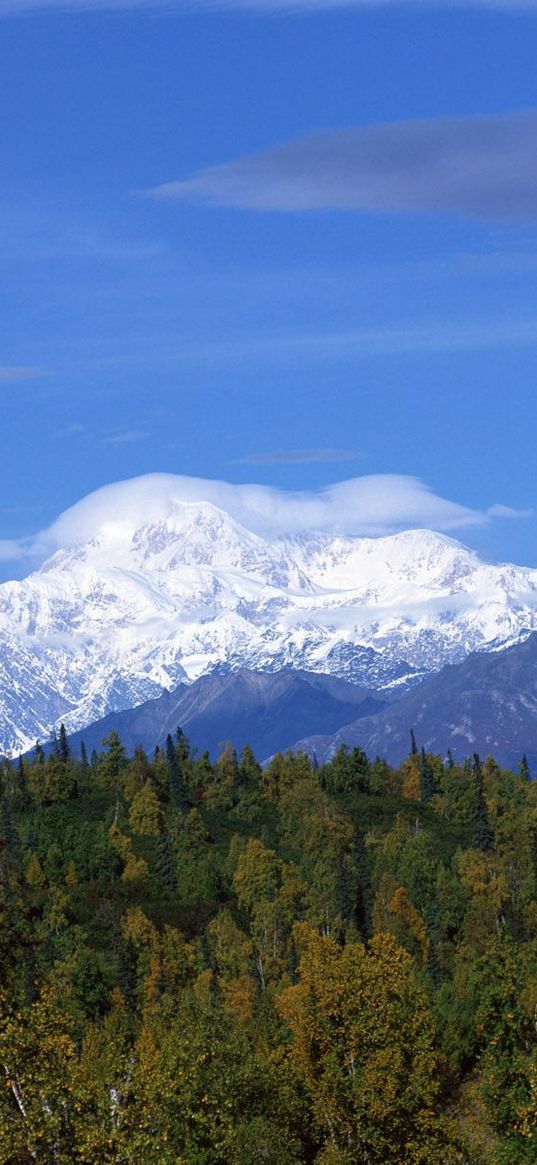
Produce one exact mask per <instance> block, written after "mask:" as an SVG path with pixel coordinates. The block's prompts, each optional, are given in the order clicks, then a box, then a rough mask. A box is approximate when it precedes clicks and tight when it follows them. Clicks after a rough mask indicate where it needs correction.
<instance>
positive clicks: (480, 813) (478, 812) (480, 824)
mask: <svg viewBox="0 0 537 1165" xmlns="http://www.w3.org/2000/svg"><path fill="white" fill-rule="evenodd" d="M473 777H474V814H473V825H474V848H475V849H478V850H480V851H481V853H488V851H489V850H491V849H492V845H493V840H494V839H493V834H492V829H491V825H490V820H489V812H488V809H487V802H486V800H485V791H484V788H483V769H482V767H481V761H480V759H479V755H478V753H477V752H475V753H474V764H473Z"/></svg>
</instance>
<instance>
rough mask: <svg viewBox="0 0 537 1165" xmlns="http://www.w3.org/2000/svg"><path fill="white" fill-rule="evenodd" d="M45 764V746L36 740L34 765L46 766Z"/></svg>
mask: <svg viewBox="0 0 537 1165" xmlns="http://www.w3.org/2000/svg"><path fill="white" fill-rule="evenodd" d="M44 763H45V750H44V748H43V745H42V744H40V743H39V741H38V740H36V742H35V748H34V765H44Z"/></svg>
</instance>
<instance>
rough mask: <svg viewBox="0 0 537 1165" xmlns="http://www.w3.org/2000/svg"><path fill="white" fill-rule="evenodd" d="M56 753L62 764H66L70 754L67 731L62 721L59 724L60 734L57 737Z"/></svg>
mask: <svg viewBox="0 0 537 1165" xmlns="http://www.w3.org/2000/svg"><path fill="white" fill-rule="evenodd" d="M58 755H59V757H60V760H62V761H63V762H64V764H67V762H68V761H69V759H70V756H71V754H70V751H69V741H68V739H67V732H66V730H65V724H64V723H63V721H62V723H61V724H60V735H59V737H58Z"/></svg>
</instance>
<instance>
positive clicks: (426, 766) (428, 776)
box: [420, 747, 436, 804]
mask: <svg viewBox="0 0 537 1165" xmlns="http://www.w3.org/2000/svg"><path fill="white" fill-rule="evenodd" d="M435 793H436V786H435V781H434V773H433V769H432V766H431V763H430V761H429V758H428V756H427V753H426V752H425V749H424V748H423V747H422V750H421V753H420V801H423V802H424V803H425V804H426V803H427V802H428V801H431V800H432V798H433V797H434V795H435Z"/></svg>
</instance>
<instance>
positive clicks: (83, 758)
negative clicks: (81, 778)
mask: <svg viewBox="0 0 537 1165" xmlns="http://www.w3.org/2000/svg"><path fill="white" fill-rule="evenodd" d="M80 767H81V768H83V769H87V768H88V754H87V751H86V745H85V744H84V741H83V740H82V741H81V743H80Z"/></svg>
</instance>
